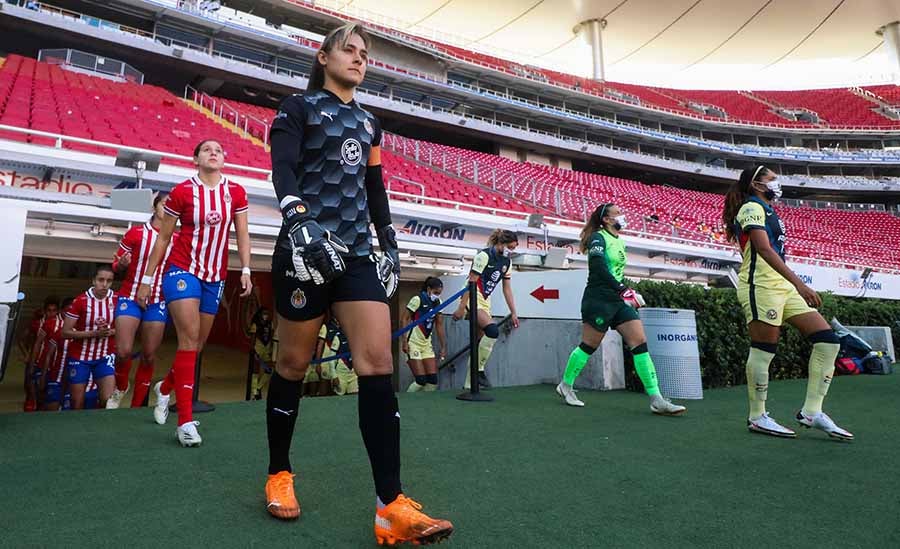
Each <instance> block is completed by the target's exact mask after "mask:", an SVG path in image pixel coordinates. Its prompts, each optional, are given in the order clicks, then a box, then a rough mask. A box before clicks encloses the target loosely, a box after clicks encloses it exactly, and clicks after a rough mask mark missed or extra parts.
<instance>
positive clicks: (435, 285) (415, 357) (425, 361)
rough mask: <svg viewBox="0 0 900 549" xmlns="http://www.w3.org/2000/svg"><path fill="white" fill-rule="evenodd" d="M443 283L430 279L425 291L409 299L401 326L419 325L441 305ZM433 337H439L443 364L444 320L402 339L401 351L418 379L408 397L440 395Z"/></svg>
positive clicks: (439, 318)
mask: <svg viewBox="0 0 900 549" xmlns="http://www.w3.org/2000/svg"><path fill="white" fill-rule="evenodd" d="M443 291H444V283H443V282H442V281H441V279H440V278H438V277H436V276H429V277H428V278H426V279H425V282H424V283H423V284H422V290H421V291H420V292H419V293H418V294H416V295H414V296H412V297H411V298H410V299H409V303H407V304H406V308H405V309H404V310H402V311H401V312H400V325H401V326H406V325H408V324H409V323H410V322H415V321H418V320H419V319H421V318H423V317H425V316H426V315H427V314H429V313H430V312H431V311H432V310H433V309H435V308H436V307H438V306H439V305H440V304H441V292H443ZM432 333H436V334H437V337H438V343H439V344H440V351H439V352H438V357H439V358H440V359H441V360H444V358H446V356H447V337H446V336H445V335H444V319H443V317H442V315H435V316H433V317H432V318H431V319H429V320H427V321H425V322H423V323H422V324H419V325H418V326H416V327H415V328H413V329H412V330H410V332H409V334H407V335H406V336H405V337H404V338H403V344H402V350H403V352H404V353H405V354H406V356H407V358H408V361H409V369H410V370H412V373H413V376H414V377H415V379H414V380H413V382H412V383H410V384H409V388H408V389H407V392H408V393H415V392H417V391H437V386H438V364H437V358H438V357H435V354H434V344H433V343H432V342H431V335H432Z"/></svg>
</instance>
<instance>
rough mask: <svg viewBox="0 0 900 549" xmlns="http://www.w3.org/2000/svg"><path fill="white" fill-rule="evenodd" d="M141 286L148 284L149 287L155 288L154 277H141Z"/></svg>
mask: <svg viewBox="0 0 900 549" xmlns="http://www.w3.org/2000/svg"><path fill="white" fill-rule="evenodd" d="M141 284H146V285H147V286H153V277H152V276H150V275H144V276H142V277H141Z"/></svg>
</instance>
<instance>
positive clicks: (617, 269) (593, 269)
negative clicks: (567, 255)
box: [587, 229, 626, 294]
mask: <svg viewBox="0 0 900 549" xmlns="http://www.w3.org/2000/svg"><path fill="white" fill-rule="evenodd" d="M587 255H588V280H587V287H588V289H596V290H611V291H614V292H615V293H616V294H618V293H619V292H620V291H622V290H623V289H625V285H624V284H623V282H622V281H623V280H624V279H625V260H626V255H625V241H624V240H622V239H621V238H619V237H618V236H615V235H613V234H611V233H610V232H609V231H607V230H606V229H603V230H600V231H597V232H596V233H594V234H593V235H592V236H591V240H590V243H589V244H588V253H587Z"/></svg>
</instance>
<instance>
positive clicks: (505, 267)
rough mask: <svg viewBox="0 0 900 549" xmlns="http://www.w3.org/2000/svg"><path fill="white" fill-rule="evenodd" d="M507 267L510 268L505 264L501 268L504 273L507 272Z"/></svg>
mask: <svg viewBox="0 0 900 549" xmlns="http://www.w3.org/2000/svg"><path fill="white" fill-rule="evenodd" d="M507 269H509V265H504V266H503V267H501V268H500V270H501V271H503V272H504V273H505V272H506V270H507Z"/></svg>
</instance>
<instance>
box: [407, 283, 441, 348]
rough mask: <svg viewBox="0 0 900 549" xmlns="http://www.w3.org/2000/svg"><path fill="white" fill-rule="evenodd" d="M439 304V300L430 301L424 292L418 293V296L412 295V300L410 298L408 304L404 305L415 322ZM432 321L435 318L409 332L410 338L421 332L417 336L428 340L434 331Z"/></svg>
mask: <svg viewBox="0 0 900 549" xmlns="http://www.w3.org/2000/svg"><path fill="white" fill-rule="evenodd" d="M440 304H441V300H440V298H435V299H433V300H432V299H431V298H430V297H429V296H428V294H427V293H426V292H419V295H414V296H412V298H410V300H409V303H407V304H406V309H407V310H408V311H409V312H411V313H412V320H413V322H416V321H418V320H420V319H421V318H423V317H424V316H426V315H427V314H428V313H430V312H431V311H432V309H434V308H435V307H437V306H438V305H440ZM434 320H435V317H431V318H430V319H428V320H427V321H426V322H423V323H421V324H419V325H418V326H416V327H415V328H413V329H412V330H411V331H410V337H411V336H412V335H413V334H415V333H416V332H421V333H419V334H418V335H421V336H423V337H424V338H425V339H428V338H430V337H431V332H432V331H433V330H434Z"/></svg>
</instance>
